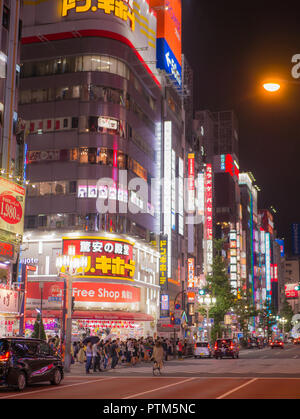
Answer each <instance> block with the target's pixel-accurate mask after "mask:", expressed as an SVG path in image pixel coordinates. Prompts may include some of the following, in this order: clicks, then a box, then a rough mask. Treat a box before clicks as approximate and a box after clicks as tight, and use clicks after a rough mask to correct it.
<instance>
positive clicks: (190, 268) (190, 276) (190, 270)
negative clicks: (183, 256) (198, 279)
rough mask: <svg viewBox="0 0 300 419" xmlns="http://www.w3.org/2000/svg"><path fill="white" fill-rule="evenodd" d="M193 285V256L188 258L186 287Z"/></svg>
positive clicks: (192, 286)
mask: <svg viewBox="0 0 300 419" xmlns="http://www.w3.org/2000/svg"><path fill="white" fill-rule="evenodd" d="M194 286H195V261H194V258H189V259H188V288H194Z"/></svg>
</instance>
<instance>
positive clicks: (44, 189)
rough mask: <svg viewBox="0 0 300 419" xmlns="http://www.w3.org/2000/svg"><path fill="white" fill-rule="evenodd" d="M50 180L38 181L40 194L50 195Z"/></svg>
mask: <svg viewBox="0 0 300 419" xmlns="http://www.w3.org/2000/svg"><path fill="white" fill-rule="evenodd" d="M51 193H52V182H40V195H42V196H44V195H51Z"/></svg>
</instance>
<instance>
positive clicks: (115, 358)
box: [110, 340, 119, 370]
mask: <svg viewBox="0 0 300 419" xmlns="http://www.w3.org/2000/svg"><path fill="white" fill-rule="evenodd" d="M117 350H118V346H117V343H116V341H115V340H114V341H113V342H112V345H111V348H110V354H111V369H113V370H114V369H115V368H116V366H117V364H118V360H119V358H118V351H117Z"/></svg>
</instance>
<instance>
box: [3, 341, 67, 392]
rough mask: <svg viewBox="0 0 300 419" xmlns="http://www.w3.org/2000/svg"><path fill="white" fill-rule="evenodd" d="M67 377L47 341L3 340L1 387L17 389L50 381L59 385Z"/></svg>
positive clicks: (20, 389)
mask: <svg viewBox="0 0 300 419" xmlns="http://www.w3.org/2000/svg"><path fill="white" fill-rule="evenodd" d="M63 377H64V370H63V363H62V360H61V358H60V356H59V355H57V354H55V353H54V351H53V350H52V349H51V347H50V346H49V345H48V343H47V342H45V341H43V340H40V339H25V338H13V337H9V338H1V339H0V386H7V387H15V388H17V389H18V390H19V391H22V390H24V389H25V387H26V385H28V384H32V383H37V382H41V381H50V383H51V384H53V385H59V384H60V383H61V381H62V379H63Z"/></svg>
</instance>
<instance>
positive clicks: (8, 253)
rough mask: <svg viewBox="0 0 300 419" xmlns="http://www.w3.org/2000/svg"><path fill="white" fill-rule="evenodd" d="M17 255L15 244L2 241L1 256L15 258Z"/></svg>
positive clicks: (0, 244)
mask: <svg viewBox="0 0 300 419" xmlns="http://www.w3.org/2000/svg"><path fill="white" fill-rule="evenodd" d="M14 255H15V247H14V245H13V244H10V243H5V242H0V257H2V258H5V259H9V260H13V259H14Z"/></svg>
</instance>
